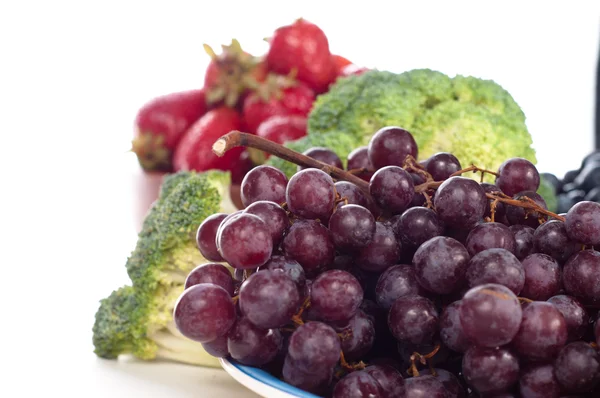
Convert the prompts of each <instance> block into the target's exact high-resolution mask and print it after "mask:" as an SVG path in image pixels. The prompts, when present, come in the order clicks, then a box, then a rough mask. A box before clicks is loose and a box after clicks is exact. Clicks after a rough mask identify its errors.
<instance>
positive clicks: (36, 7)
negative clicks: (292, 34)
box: [0, 0, 600, 397]
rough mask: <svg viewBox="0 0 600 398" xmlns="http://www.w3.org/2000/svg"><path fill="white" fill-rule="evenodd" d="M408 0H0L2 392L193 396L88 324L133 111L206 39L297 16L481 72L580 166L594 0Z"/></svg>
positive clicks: (381, 49)
mask: <svg viewBox="0 0 600 398" xmlns="http://www.w3.org/2000/svg"><path fill="white" fill-rule="evenodd" d="M414 3H416V2H398V1H389V2H381V1H373V0H371V1H368V2H364V1H363V2H351V1H345V2H334V1H329V2H326V1H323V0H321V1H301V2H283V1H279V2H275V1H273V2H261V1H243V2H242V1H237V2H236V1H227V2H225V1H220V2H212V1H210V2H202V1H195V2H177V1H165V2H150V1H144V2H142V1H108V0H105V1H96V2H94V1H77V2H76V1H72V2H65V1H47V2H46V1H44V2H42V1H38V2H33V1H8V0H6V1H2V2H1V3H0V134H1V137H2V140H1V141H0V166H1V173H2V182H3V184H2V186H1V188H0V215H1V217H0V231H1V232H0V233H1V236H0V266H1V267H2V268H1V273H0V286H1V287H0V298H1V300H2V301H1V303H2V305H3V308H4V311H3V315H4V316H3V317H2V321H0V322H1V326H2V327H1V328H0V337H2V339H1V341H2V344H3V348H2V350H0V352H1V353H2V357H1V360H2V363H3V365H4V369H5V370H4V371H3V375H4V377H2V378H0V379H3V380H2V382H1V383H0V391H1V390H4V389H6V393H4V391H2V392H3V393H0V395H1V396H6V397H12V396H32V395H34V394H35V393H36V392H38V391H40V392H44V393H47V392H48V391H56V392H58V393H59V394H61V395H62V396H77V395H79V396H112V397H121V396H123V397H125V396H128V397H131V396H140V395H142V394H146V395H147V396H166V395H167V392H168V391H171V392H170V393H169V396H170V397H176V396H206V395H205V393H206V390H205V389H203V383H205V381H204V380H206V379H205V378H202V377H201V376H200V375H199V373H198V370H197V369H187V368H186V369H187V370H174V369H176V368H174V367H171V366H168V365H163V366H166V367H160V368H159V367H148V366H141V365H129V364H116V365H115V364H111V365H106V364H103V363H101V362H99V361H97V360H96V359H95V357H94V356H93V354H92V353H91V350H92V347H91V333H90V329H91V326H92V322H93V315H94V312H95V309H96V306H97V301H98V299H100V298H101V297H103V296H105V295H107V294H108V293H109V292H110V291H111V290H112V289H113V288H115V287H117V286H119V285H120V284H123V283H126V282H127V277H126V273H125V270H124V268H123V266H124V262H125V259H126V256H127V255H128V253H129V251H130V250H131V249H132V247H133V245H134V243H135V238H136V228H135V224H134V223H133V218H132V209H133V206H132V204H133V203H135V201H136V200H137V197H136V196H134V192H135V191H134V189H133V188H132V187H133V186H132V181H135V176H136V175H138V174H136V173H139V170H138V169H137V166H136V163H135V159H133V158H132V156H131V154H128V153H127V150H128V149H129V142H130V139H131V134H132V120H133V118H134V115H135V112H136V110H137V109H138V107H139V106H141V105H142V104H143V103H144V102H145V101H147V100H148V99H149V98H151V97H153V96H155V95H160V94H164V93H168V92H171V91H178V90H185V89H190V88H196V87H200V86H201V84H202V81H203V75H204V70H205V68H206V65H207V63H208V57H207V56H206V54H205V53H204V52H203V50H202V43H204V42H206V43H209V44H210V45H212V46H213V47H218V46H219V45H220V44H223V43H228V42H229V41H230V39H231V38H232V37H236V38H238V39H239V40H240V42H241V43H242V45H243V46H244V47H246V49H247V50H249V51H251V52H255V53H261V52H263V51H265V49H266V45H267V44H266V43H265V42H263V41H262V38H264V37H266V36H269V34H270V33H271V32H272V31H273V30H274V29H275V28H276V27H278V26H280V25H283V24H287V23H290V22H292V21H293V20H294V19H295V18H298V17H300V16H302V17H304V18H307V19H309V20H311V21H313V22H315V23H317V24H318V25H320V26H321V27H322V28H323V29H324V31H325V32H326V33H327V35H328V37H329V40H330V46H331V49H332V51H334V52H336V53H339V54H342V55H344V56H346V57H348V58H350V59H351V60H353V61H354V62H356V63H357V64H361V65H366V66H368V67H376V68H379V69H387V70H392V71H398V72H401V71H404V70H407V69H411V68H422V67H428V68H432V69H438V70H440V71H442V72H445V73H448V74H450V75H454V74H456V73H460V74H471V75H475V76H480V77H484V78H492V79H494V80H496V81H497V82H499V83H500V84H501V85H503V86H504V87H505V88H506V89H508V90H509V91H510V92H511V93H512V95H513V96H514V98H515V99H516V100H517V102H518V103H519V104H520V105H521V106H522V107H523V109H524V111H525V113H526V115H527V123H528V127H529V129H530V131H531V133H532V135H533V138H534V142H535V147H536V149H537V150H538V159H539V164H538V166H539V168H540V169H541V170H543V171H550V172H554V173H557V174H559V175H562V174H563V173H564V172H566V171H567V170H569V169H571V168H575V167H577V166H578V164H579V161H580V158H581V157H583V156H584V155H585V154H586V153H587V152H589V151H590V150H591V149H592V146H593V138H592V133H593V120H594V119H593V107H594V85H595V75H594V74H595V68H596V61H597V54H598V46H599V43H598V39H599V37H600V29H599V28H600V2H598V1H577V2H568V3H567V2H558V1H545V2H541V1H540V2H533V1H532V2H527V4H525V2H517V1H503V2H493V3H492V2H485V4H484V3H483V2H433V3H432V2H421V3H420V5H416V4H414ZM445 3H446V4H445ZM567 4H568V5H567ZM138 176H139V175H138ZM128 365H129V366H128ZM7 368H8V369H7ZM6 369H7V370H6ZM119 369H120V370H119ZM163 370H164V371H163ZM169 372H171V373H172V375H171V376H168V374H169ZM165 374H166V376H165ZM173 375H175V376H173ZM205 375H206V373H205ZM209 376H210V375H209ZM209 376H205V377H209ZM203 377H204V376H203ZM210 377H213V376H210ZM214 377H216V378H217V380H221V381H220V383H224V384H223V386H226V385H227V382H226V381H227V380H229V379H227V378H223V376H222V375H219V374H216V375H215V376H214ZM219 377H220V378H219ZM174 380H177V381H174ZM144 386H148V387H147V388H146V389H144ZM224 388H225V387H224ZM136 391H137V393H136ZM221 395H222V394H221ZM225 395H226V394H225Z"/></svg>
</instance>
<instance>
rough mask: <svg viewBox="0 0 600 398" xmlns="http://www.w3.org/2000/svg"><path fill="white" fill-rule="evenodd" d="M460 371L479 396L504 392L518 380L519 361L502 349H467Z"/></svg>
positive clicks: (505, 349) (476, 347) (474, 347)
mask: <svg viewBox="0 0 600 398" xmlns="http://www.w3.org/2000/svg"><path fill="white" fill-rule="evenodd" d="M462 369H463V375H464V377H465V380H466V382H467V383H468V384H469V385H470V386H471V387H473V388H474V389H475V390H477V391H478V392H479V393H480V394H490V395H491V394H493V393H501V392H505V391H507V390H508V389H510V388H511V387H512V386H513V385H514V384H516V382H517V381H518V380H519V360H518V358H517V357H516V356H515V355H514V353H513V352H512V351H510V350H509V349H507V348H503V347H500V348H486V347H478V346H473V347H471V348H469V349H468V350H467V352H465V355H464V356H463V360H462ZM486 396H487V395H486Z"/></svg>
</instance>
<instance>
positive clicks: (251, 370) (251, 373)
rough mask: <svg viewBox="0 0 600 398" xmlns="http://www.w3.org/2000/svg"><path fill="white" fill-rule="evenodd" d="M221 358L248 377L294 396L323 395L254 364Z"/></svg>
mask: <svg viewBox="0 0 600 398" xmlns="http://www.w3.org/2000/svg"><path fill="white" fill-rule="evenodd" d="M221 360H222V361H223V360H224V361H226V362H228V363H229V364H230V365H231V366H232V367H234V368H236V369H237V370H239V371H240V372H242V373H244V374H245V375H247V376H248V377H251V378H252V379H254V380H256V381H258V382H260V383H263V384H266V385H268V386H269V387H271V388H274V389H276V390H279V391H282V392H285V393H287V394H289V395H291V396H293V397H298V398H322V397H319V396H318V395H314V394H311V393H309V392H307V391H304V390H301V389H299V388H296V387H294V386H292V385H291V384H288V383H286V382H284V381H282V380H280V379H278V378H277V377H275V376H273V375H272V374H270V373H269V372H266V371H264V370H262V369H259V368H255V367H252V366H246V365H242V364H240V363H238V362H236V361H234V360H233V359H231V358H222V359H221Z"/></svg>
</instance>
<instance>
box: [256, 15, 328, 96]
mask: <svg viewBox="0 0 600 398" xmlns="http://www.w3.org/2000/svg"><path fill="white" fill-rule="evenodd" d="M269 42H270V47H269V52H268V53H267V64H268V66H269V70H271V71H273V72H276V73H279V74H282V75H287V74H289V73H290V72H292V71H294V70H295V71H296V73H297V74H296V76H297V78H298V80H300V81H302V82H304V83H306V84H307V85H308V86H309V87H311V88H312V89H313V90H315V92H317V93H318V94H320V93H323V92H325V91H326V90H327V88H328V86H329V83H331V82H332V81H333V80H334V79H335V63H334V62H333V59H332V56H331V52H330V51H329V42H328V40H327V36H325V33H324V32H323V31H322V30H321V29H320V28H319V27H318V26H317V25H315V24H313V23H311V22H308V21H306V20H304V19H299V20H297V21H296V22H294V23H293V24H291V25H287V26H282V27H280V28H278V29H277V30H276V31H275V33H274V34H273V37H271V38H270V41H269Z"/></svg>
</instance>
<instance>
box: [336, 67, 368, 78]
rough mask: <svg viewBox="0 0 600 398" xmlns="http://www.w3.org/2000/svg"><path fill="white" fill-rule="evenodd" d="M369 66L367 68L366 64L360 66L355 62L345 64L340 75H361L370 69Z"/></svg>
mask: <svg viewBox="0 0 600 398" xmlns="http://www.w3.org/2000/svg"><path fill="white" fill-rule="evenodd" d="M368 70H369V68H365V67H364V66H358V65H354V64H349V65H346V66H344V67H343V68H342V69H341V70H340V72H339V75H338V77H345V76H352V75H361V74H363V73H365V72H366V71H368Z"/></svg>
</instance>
